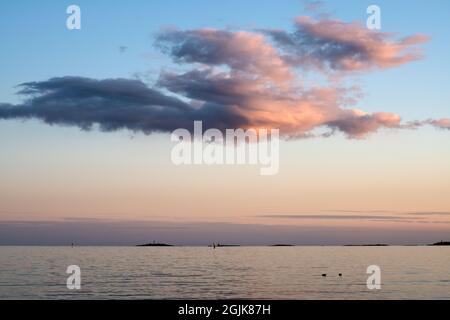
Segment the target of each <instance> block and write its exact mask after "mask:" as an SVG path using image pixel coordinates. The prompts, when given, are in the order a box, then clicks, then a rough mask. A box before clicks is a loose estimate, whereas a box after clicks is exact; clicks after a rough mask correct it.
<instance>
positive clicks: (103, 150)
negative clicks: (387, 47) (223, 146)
mask: <svg viewBox="0 0 450 320" xmlns="http://www.w3.org/2000/svg"><path fill="white" fill-rule="evenodd" d="M325 3H326V4H325V6H324V9H325V11H328V12H331V13H332V14H333V16H334V17H337V18H340V19H342V20H344V21H361V23H363V24H365V20H366V17H367V14H366V8H367V6H368V5H370V4H377V5H379V6H380V7H381V10H382V11H381V13H382V31H384V32H394V33H398V35H399V36H407V35H411V34H417V33H420V34H426V35H429V36H431V41H430V42H429V43H427V44H425V45H424V46H423V47H424V51H425V55H426V56H425V58H424V59H423V60H420V61H415V62H411V63H408V64H405V65H402V66H400V67H396V68H393V69H390V70H384V71H376V72H373V73H370V74H363V75H361V76H359V77H356V78H355V81H356V82H357V83H358V84H359V85H360V86H361V87H362V89H363V92H364V93H365V97H364V98H363V99H361V100H360V101H359V102H358V105H357V106H356V107H357V108H360V109H363V110H365V111H369V112H372V111H387V112H393V113H397V114H399V115H400V116H401V117H402V118H403V119H405V120H423V119H428V118H435V119H438V118H448V117H450V90H448V86H449V83H450V64H449V62H448V59H449V53H450V2H449V1H448V0H433V1H407V0H395V1H392V0H383V1H382V0H377V1H365V0H351V1H350V0H345V1H344V0H341V1H334V0H333V1H325ZM70 4H77V5H79V6H80V7H81V11H82V29H81V30H79V31H78V30H75V31H69V30H67V29H66V27H65V23H66V18H67V14H66V12H65V11H66V8H67V6H68V5H70ZM308 14H310V13H308V12H305V11H304V10H303V4H302V1H300V0H283V1H274V0H273V1H272V0H245V1H242V0H228V1H211V0H192V1H177V0H164V1H157V0H152V1H149V0H146V1H138V0H130V1H115V0H95V1H92V0H76V1H75V0H74V1H56V0H42V1H39V2H37V1H32V0H29V1H25V0H19V1H5V0H3V1H1V2H0V40H1V42H2V49H1V50H0V72H1V76H0V103H3V102H7V103H18V102H19V101H20V100H19V99H18V97H17V96H15V92H16V90H17V88H15V86H16V85H18V84H20V83H23V82H28V81H42V80H47V79H49V78H51V77H60V76H84V77H91V78H96V79H103V78H117V77H125V78H131V77H133V75H134V74H135V73H140V74H146V73H148V74H149V75H150V78H153V79H156V78H157V77H158V74H159V72H160V70H161V69H162V68H170V67H172V66H173V64H172V63H171V62H170V60H169V59H168V58H167V57H165V56H163V55H162V54H161V53H160V52H159V51H158V50H156V49H155V48H153V45H152V43H153V35H154V34H155V33H156V32H158V31H159V30H160V29H161V28H164V27H167V26H176V27H178V28H180V29H193V28H202V27H214V28H230V29H232V30H241V29H243V30H252V29H257V28H281V29H285V30H291V28H292V22H293V19H294V18H295V17H296V16H300V15H308ZM120 46H126V47H127V50H126V51H125V52H120V50H119V47H120ZM130 136H131V134H130V133H127V132H123V131H119V132H114V133H101V132H97V131H93V132H82V131H80V130H79V129H78V128H67V127H65V128H62V127H56V126H54V127H51V126H47V125H44V124H41V123H39V122H37V121H35V120H33V121H25V122H23V121H17V120H12V121H11V120H10V121H3V120H0V148H1V150H2V152H1V155H0V220H14V219H25V220H30V219H31V220H34V219H38V220H39V219H43V218H57V217H74V216H76V217H79V218H91V217H97V218H111V217H113V218H116V217H117V218H121V219H128V218H129V219H151V218H158V219H161V220H167V219H169V220H170V219H175V220H176V221H178V220H180V219H181V220H183V219H184V218H185V219H187V220H195V221H197V220H201V221H225V222H226V221H233V222H234V223H240V222H242V223H246V222H251V223H266V222H267V221H265V220H258V219H256V218H254V217H255V216H257V215H260V214H270V213H291V214H295V213H299V212H308V213H310V212H319V211H320V210H341V209H353V210H366V209H367V210H398V211H414V210H421V211H427V210H429V211H433V210H434V211H446V210H447V211H450V202H449V200H448V199H450V196H449V192H450V182H449V181H450V166H449V165H448V164H449V163H450V148H449V144H448V141H449V132H448V131H444V130H436V129H434V128H430V127H427V126H425V127H423V128H420V129H419V130H416V131H408V130H405V131H403V130H392V131H389V130H387V131H382V132H381V133H377V134H374V135H372V136H370V137H369V138H368V139H367V140H364V141H359V140H348V139H345V138H344V137H343V136H342V135H336V136H334V137H331V138H329V139H312V140H298V141H291V142H284V143H282V149H281V155H280V159H281V164H280V174H279V175H278V176H275V177H270V178H266V179H263V178H262V177H260V176H259V175H258V169H257V168H249V167H248V166H243V167H242V168H240V167H239V168H236V167H231V168H228V167H226V168H225V167H214V168H192V167H183V168H174V167H173V165H172V163H171V162H170V158H169V157H170V146H171V145H170V144H169V143H168V141H169V139H168V136H167V135H160V134H158V135H152V136H144V135H142V134H138V135H137V136H136V137H135V138H134V139H131V138H130ZM244 195H245V197H244ZM176 197H179V198H177V199H176ZM174 199H176V200H174ZM217 204H220V209H217V210H216V209H215V206H217ZM28 213H31V214H30V215H28ZM208 215H210V217H211V218H210V219H209V218H208V217H209V216H208ZM252 217H253V218H252ZM255 219H256V220H255ZM278 223H279V222H278ZM294 224H295V223H294ZM327 227H328V226H327ZM336 227H338V226H336ZM364 227H368V228H370V225H364ZM377 227H379V228H381V229H383V226H377ZM389 228H390V230H395V228H396V225H395V224H393V225H392V226H389ZM402 228H403V229H402V230H407V227H406V226H402ZM418 228H423V230H424V232H426V233H427V234H428V235H429V237H428V238H427V241H428V240H430V241H432V240H433V232H436V231H439V232H440V233H441V234H442V233H443V232H446V231H448V224H439V225H436V226H434V225H431V224H429V225H425V224H423V225H419V226H418ZM336 230H338V229H336ZM443 230H444V231H443ZM380 234H382V232H381V233H380ZM393 234H395V232H394V233H393ZM335 235H336V237H335V238H334V239H339V231H336V234H335ZM415 240H416V239H414V241H415ZM438 240H441V239H436V241H438ZM333 241H334V240H333Z"/></svg>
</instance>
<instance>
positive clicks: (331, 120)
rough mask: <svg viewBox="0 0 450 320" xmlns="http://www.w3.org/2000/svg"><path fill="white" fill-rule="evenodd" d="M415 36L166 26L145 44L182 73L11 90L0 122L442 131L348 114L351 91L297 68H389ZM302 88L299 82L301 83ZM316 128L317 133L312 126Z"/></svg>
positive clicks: (407, 57)
mask: <svg viewBox="0 0 450 320" xmlns="http://www.w3.org/2000/svg"><path fill="white" fill-rule="evenodd" d="M426 40H427V38H426V37H425V36H420V35H412V36H409V37H405V38H403V39H400V40H392V36H391V35H390V34H387V33H381V32H378V31H369V30H367V29H364V28H363V27H361V26H360V25H359V24H357V23H344V22H341V21H339V20H331V19H328V18H326V19H322V20H318V21H316V20H313V19H311V18H305V17H300V18H298V19H296V22H295V30H294V32H291V33H289V32H286V31H282V30H263V31H253V32H250V31H229V30H217V29H196V30H178V29H166V30H163V31H161V32H160V33H159V34H158V35H157V36H156V39H155V45H156V47H158V48H159V49H160V50H161V51H162V52H163V53H165V54H167V55H169V56H170V57H171V58H172V59H173V61H174V63H175V64H177V65H181V64H183V65H187V66H188V67H186V66H183V70H184V71H182V72H174V71H170V72H168V71H166V70H162V71H161V72H160V73H159V77H158V80H157V82H156V83H155V86H154V87H149V86H148V85H146V84H145V83H143V82H141V81H139V80H131V79H102V80H96V79H90V78H82V77H72V76H66V77H59V78H52V79H49V80H47V81H41V82H27V83H23V84H21V85H20V86H19V87H20V91H19V94H21V95H22V96H23V97H24V102H23V103H21V104H17V105H11V104H0V119H19V118H25V119H39V120H42V121H44V122H45V123H48V124H56V125H71V126H77V127H79V128H81V129H83V130H89V129H91V128H93V127H94V126H95V125H98V126H99V127H100V129H101V130H103V131H113V130H120V129H129V130H132V131H140V132H143V133H145V134H149V133H152V132H170V131H173V130H174V129H177V128H187V129H192V127H193V122H194V120H201V121H203V127H204V128H205V129H208V128H218V129H221V130H224V129H227V128H244V129H247V128H267V129H271V128H277V129H280V133H281V135H282V136H283V137H285V138H300V137H311V136H322V137H328V136H331V135H332V134H334V133H335V132H342V133H344V134H345V135H347V136H348V137H350V138H357V139H361V138H364V137H366V136H367V135H368V134H370V133H373V132H376V131H378V130H380V129H383V128H391V129H392V128H394V129H402V128H410V129H415V128H417V127H419V126H422V125H425V124H431V125H433V126H436V127H439V128H447V129H448V128H449V121H448V120H447V119H441V120H426V121H416V122H409V123H403V122H402V121H401V118H400V116H398V115H396V114H393V113H389V112H375V113H367V112H364V111H361V110H358V109H351V106H352V105H354V104H355V103H356V102H357V101H358V99H359V96H360V89H359V88H358V87H348V86H345V85H343V84H342V83H337V82H336V81H327V79H325V83H322V82H320V83H314V81H312V80H311V79H309V78H308V76H307V74H306V73H304V72H300V71H299V70H301V69H309V68H313V69H317V70H318V71H320V72H321V73H325V74H326V75H327V76H329V75H332V76H333V77H334V76H336V75H338V76H342V77H344V76H348V75H349V74H350V73H351V72H353V71H369V70H372V69H376V68H378V69H384V68H390V67H395V66H398V65H401V64H404V63H407V62H411V61H413V60H416V59H419V58H420V57H421V54H420V52H419V51H418V50H417V48H416V45H417V44H421V43H423V42H424V41H426ZM306 83H308V85H307V84H306ZM317 128H325V129H326V130H327V131H326V132H325V133H320V134H318V133H315V131H314V130H315V129H317Z"/></svg>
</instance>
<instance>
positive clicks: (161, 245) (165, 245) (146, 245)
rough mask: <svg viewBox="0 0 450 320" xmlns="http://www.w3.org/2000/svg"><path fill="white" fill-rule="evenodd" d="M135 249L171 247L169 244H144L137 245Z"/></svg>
mask: <svg viewBox="0 0 450 320" xmlns="http://www.w3.org/2000/svg"><path fill="white" fill-rule="evenodd" d="M136 247H173V245H171V244H167V243H156V242H153V243H146V244H138V245H137V246H136Z"/></svg>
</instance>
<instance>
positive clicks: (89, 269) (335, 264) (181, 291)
mask: <svg viewBox="0 0 450 320" xmlns="http://www.w3.org/2000/svg"><path fill="white" fill-rule="evenodd" d="M69 266H76V267H75V268H77V270H78V271H79V273H77V274H75V273H73V272H74V271H73V270H74V269H73V267H72V269H71V268H69ZM371 266H372V267H371ZM373 266H376V267H375V269H377V268H379V269H377V270H379V272H377V274H373V273H372V272H374V271H373V270H375V269H373V268H374V267H373ZM68 268H69V269H68ZM368 269H369V270H368ZM67 271H69V273H67ZM368 271H369V273H368ZM71 276H72V278H71V279H72V280H73V276H77V277H79V278H78V279H79V289H77V288H73V286H71V285H70V284H74V283H75V282H73V281H72V280H70V281H69V286H68V278H70V277H71ZM375 276H377V277H378V278H376V281H375V280H374V279H375V278H374V277H375ZM369 278H370V279H369ZM368 280H369V285H368ZM377 281H379V282H377ZM370 284H372V285H370ZM373 284H379V286H375V287H376V288H374V285H373ZM0 299H32V300H41V299H45V300H55V299H56V300H61V299H64V300H65V299H79V300H85V299H199V300H203V299H269V300H275V299H289V300H304V299H308V300H309V299H318V300H324V299H325V300H328V299H333V300H335V299H336V300H349V299H352V300H354V299H356V300H361V299H363V300H366V299H367V300H373V299H381V300H388V299H450V247H432V246H411V247H409V246H388V247H338V246H336V247H332V246H308V247H303V246H292V247H256V246H255V247H252V246H249V247H220V248H216V249H213V248H211V247H206V246H205V247H189V246H183V247H90V246H86V247H82V246H80V247H77V246H75V247H63V246H59V247H58V246H55V247H38V246H28V247H26V246H0Z"/></svg>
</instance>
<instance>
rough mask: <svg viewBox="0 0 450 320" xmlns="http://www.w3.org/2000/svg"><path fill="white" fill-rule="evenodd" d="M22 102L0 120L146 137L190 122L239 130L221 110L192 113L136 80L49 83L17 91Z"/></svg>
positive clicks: (0, 110) (5, 107)
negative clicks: (227, 125) (122, 131)
mask: <svg viewBox="0 0 450 320" xmlns="http://www.w3.org/2000/svg"><path fill="white" fill-rule="evenodd" d="M19 87H20V88H21V90H20V91H19V93H20V94H21V95H25V96H26V97H27V99H26V101H25V102H24V103H23V104H20V105H9V104H1V105H0V119H15V118H25V119H27V118H33V119H39V120H42V121H44V122H45V123H47V124H51V125H53V124H57V125H70V126H77V127H79V128H81V129H82V130H90V129H92V127H93V126H94V125H99V127H100V129H101V130H102V131H115V130H120V129H129V130H131V131H140V132H144V133H146V134H148V133H152V132H158V131H160V132H167V131H172V130H175V129H177V128H183V127H185V128H190V127H192V126H193V121H194V120H195V119H203V120H204V121H205V122H206V124H208V125H209V126H211V127H220V126H221V123H222V122H223V121H224V119H232V120H233V121H234V122H235V123H236V124H240V122H239V117H238V116H237V115H232V116H230V111H229V110H227V109H225V108H221V107H220V106H214V105H210V106H208V107H207V108H200V109H195V108H193V107H192V106H191V105H190V104H187V103H185V102H183V101H182V100H180V99H178V98H176V97H172V96H168V95H164V94H162V93H161V92H159V91H157V90H155V89H152V88H149V87H148V86H147V85H145V84H144V83H143V82H141V81H139V80H129V79H105V80H95V79H90V78H82V77H61V78H52V79H50V80H47V81H42V82H28V83H23V84H21V85H20V86H19Z"/></svg>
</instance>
